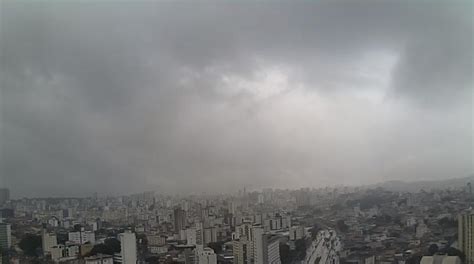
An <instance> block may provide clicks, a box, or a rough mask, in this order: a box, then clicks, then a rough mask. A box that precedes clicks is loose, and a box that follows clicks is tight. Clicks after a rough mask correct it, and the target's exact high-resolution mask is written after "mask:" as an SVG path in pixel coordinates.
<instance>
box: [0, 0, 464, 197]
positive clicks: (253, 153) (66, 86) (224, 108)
mask: <svg viewBox="0 0 474 264" xmlns="http://www.w3.org/2000/svg"><path fill="white" fill-rule="evenodd" d="M471 5H472V4H471V3H469V2H468V1H466V2H456V3H450V4H448V3H445V4H443V3H438V4H430V5H428V4H427V3H413V2H402V3H394V2H380V3H374V2H366V3H358V4H355V3H354V4H349V3H344V4H343V3H324V2H320V3H302V2H301V3H295V4H289V3H281V2H280V3H273V4H270V3H230V2H228V3H213V4H211V3H203V4H200V5H196V4H191V3H164V2H162V3H136V4H135V3H134V4H132V3H102V4H92V3H59V2H37V3H14V2H8V3H7V2H5V3H2V9H1V19H2V21H1V35H0V45H1V46H0V47H1V57H0V62H1V68H0V70H1V78H2V85H1V87H2V90H1V115H0V116H1V119H0V129H1V130H0V131H1V134H0V139H1V143H2V144H1V157H0V168H1V172H0V173H1V175H2V176H1V177H0V180H1V182H0V183H1V184H4V185H6V186H9V187H10V188H12V192H13V193H14V194H16V195H18V196H22V195H28V196H44V195H84V194H89V193H92V192H95V191H98V192H106V193H119V192H134V191H140V190H146V189H160V190H163V191H168V192H171V191H177V192H183V191H194V192H201V191H209V192H218V191H226V190H230V189H232V188H237V187H240V186H243V185H247V186H254V187H261V186H273V187H299V186H320V185H326V184H340V183H344V184H359V183H368V182H374V181H382V180H386V179H413V178H424V179H426V178H446V177H453V176H465V175H467V174H470V173H472V172H473V168H472V165H473V156H472V149H473V143H472V134H473V131H472V30H473V28H472V17H473V16H472V6H471Z"/></svg>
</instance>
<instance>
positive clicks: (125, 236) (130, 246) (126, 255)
mask: <svg viewBox="0 0 474 264" xmlns="http://www.w3.org/2000/svg"><path fill="white" fill-rule="evenodd" d="M118 238H119V240H120V244H121V245H120V246H121V256H122V264H136V263H137V240H136V237H135V233H132V232H130V231H125V233H121V234H119V235H118Z"/></svg>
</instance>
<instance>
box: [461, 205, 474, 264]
mask: <svg viewBox="0 0 474 264" xmlns="http://www.w3.org/2000/svg"><path fill="white" fill-rule="evenodd" d="M458 245H459V249H460V250H461V251H462V252H463V253H464V255H466V261H465V263H466V264H474V213H473V212H468V213H464V214H460V215H459V217H458Z"/></svg>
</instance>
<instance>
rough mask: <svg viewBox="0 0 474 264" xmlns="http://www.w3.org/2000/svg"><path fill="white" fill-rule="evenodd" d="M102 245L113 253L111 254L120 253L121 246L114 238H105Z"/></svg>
mask: <svg viewBox="0 0 474 264" xmlns="http://www.w3.org/2000/svg"><path fill="white" fill-rule="evenodd" d="M104 244H105V245H106V246H107V247H108V248H110V250H111V251H112V252H113V253H118V252H120V250H122V248H121V244H120V240H118V239H116V238H107V239H106V240H105V241H104Z"/></svg>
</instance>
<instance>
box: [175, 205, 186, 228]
mask: <svg viewBox="0 0 474 264" xmlns="http://www.w3.org/2000/svg"><path fill="white" fill-rule="evenodd" d="M173 220H174V230H175V231H176V232H178V233H179V231H181V230H183V229H185V228H186V211H184V210H183V209H181V208H175V209H174V210H173Z"/></svg>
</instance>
